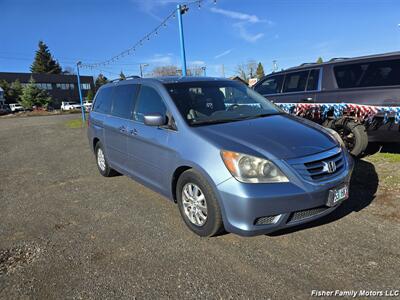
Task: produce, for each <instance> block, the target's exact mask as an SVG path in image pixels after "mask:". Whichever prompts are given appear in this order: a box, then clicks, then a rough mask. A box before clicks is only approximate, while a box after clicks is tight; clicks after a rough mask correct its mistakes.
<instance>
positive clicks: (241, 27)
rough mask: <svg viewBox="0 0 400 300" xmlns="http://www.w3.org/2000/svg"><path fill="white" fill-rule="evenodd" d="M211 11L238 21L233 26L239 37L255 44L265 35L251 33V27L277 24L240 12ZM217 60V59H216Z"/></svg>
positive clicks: (213, 9)
mask: <svg viewBox="0 0 400 300" xmlns="http://www.w3.org/2000/svg"><path fill="white" fill-rule="evenodd" d="M210 10H211V11H212V12H213V13H216V14H220V15H223V16H225V17H228V18H231V19H234V20H237V22H236V23H234V24H233V26H234V28H236V29H237V32H238V34H239V37H241V38H242V39H244V40H245V41H247V42H250V43H254V42H256V41H258V40H259V39H261V38H262V37H263V36H264V33H262V32H258V33H250V32H249V31H248V29H247V27H248V26H249V25H252V24H253V25H254V24H257V23H266V24H267V25H268V26H273V25H275V23H274V22H273V21H270V20H264V19H260V18H259V17H258V16H256V15H250V14H246V13H243V12H238V11H232V10H226V9H221V8H215V7H212V8H210ZM215 58H217V57H215Z"/></svg>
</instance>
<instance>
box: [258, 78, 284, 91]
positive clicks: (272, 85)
mask: <svg viewBox="0 0 400 300" xmlns="http://www.w3.org/2000/svg"><path fill="white" fill-rule="evenodd" d="M282 82H283V75H277V76H272V77H269V78H267V79H265V80H264V81H263V82H262V83H260V84H258V85H257V86H256V87H255V88H254V89H255V91H256V92H258V93H260V94H262V95H267V94H278V93H280V92H281V88H282Z"/></svg>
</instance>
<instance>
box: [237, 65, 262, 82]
mask: <svg viewBox="0 0 400 300" xmlns="http://www.w3.org/2000/svg"><path fill="white" fill-rule="evenodd" d="M256 70H257V62H256V61H255V60H249V61H247V63H245V64H239V65H237V66H236V74H237V75H238V76H239V77H240V78H242V79H243V80H244V81H246V82H247V81H248V80H249V79H250V78H253V77H254V76H256Z"/></svg>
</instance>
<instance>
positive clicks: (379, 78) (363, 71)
mask: <svg viewBox="0 0 400 300" xmlns="http://www.w3.org/2000/svg"><path fill="white" fill-rule="evenodd" d="M333 70H334V73H335V78H336V83H337V85H338V88H343V89H346V88H358V87H374V86H392V85H400V59H395V60H384V61H375V62H362V63H353V64H348V65H340V66H336V67H334V68H333Z"/></svg>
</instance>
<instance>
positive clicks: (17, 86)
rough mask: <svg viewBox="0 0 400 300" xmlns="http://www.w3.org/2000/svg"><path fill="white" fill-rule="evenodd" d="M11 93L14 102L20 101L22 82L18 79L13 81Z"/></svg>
mask: <svg viewBox="0 0 400 300" xmlns="http://www.w3.org/2000/svg"><path fill="white" fill-rule="evenodd" d="M9 95H10V97H11V98H12V101H13V102H18V101H19V99H20V97H21V95H22V84H21V82H20V81H19V80H18V79H17V80H15V81H14V82H13V83H11V86H10V91H9Z"/></svg>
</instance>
